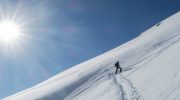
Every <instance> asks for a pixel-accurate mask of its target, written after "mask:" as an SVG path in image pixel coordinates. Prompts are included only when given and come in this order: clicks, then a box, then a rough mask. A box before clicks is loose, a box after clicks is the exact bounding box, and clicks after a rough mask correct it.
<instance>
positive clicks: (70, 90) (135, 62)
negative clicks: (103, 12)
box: [4, 12, 180, 100]
mask: <svg viewBox="0 0 180 100" xmlns="http://www.w3.org/2000/svg"><path fill="white" fill-rule="evenodd" d="M116 61H120V64H121V67H122V68H123V72H122V73H119V74H114V71H115V68H114V63H115V62H116ZM179 94H180V12H178V13H176V14H175V15H173V16H171V17H169V18H167V19H166V20H164V21H162V22H161V23H160V25H159V26H158V25H155V26H153V27H152V28H150V29H149V30H147V31H145V32H144V33H142V34H141V35H140V36H138V37H137V38H135V39H133V40H131V41H129V42H127V43H125V44H123V45H121V46H119V47H117V48H115V49H113V50H111V51H109V52H106V53H104V54H102V55H100V56H97V57H95V58H93V59H90V60H88V61H86V62H83V63H81V64H79V65H76V66H74V67H72V68H70V69H68V70H66V71H64V72H62V73H60V74H58V75H56V76H54V77H52V78H50V79H48V80H47V81H45V82H42V83H40V84H38V85H36V86H34V87H32V88H29V89H26V90H24V91H22V92H19V93H17V94H14V95H12V96H9V97H7V98H4V100H180V95H179Z"/></svg>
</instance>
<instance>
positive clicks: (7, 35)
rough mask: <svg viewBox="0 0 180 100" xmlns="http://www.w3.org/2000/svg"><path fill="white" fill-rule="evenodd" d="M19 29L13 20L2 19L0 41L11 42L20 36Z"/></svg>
mask: <svg viewBox="0 0 180 100" xmlns="http://www.w3.org/2000/svg"><path fill="white" fill-rule="evenodd" d="M20 35H21V29H20V27H19V26H18V24H16V23H15V22H13V21H2V22H0V42H4V43H12V42H13V41H15V40H17V39H18V38H20Z"/></svg>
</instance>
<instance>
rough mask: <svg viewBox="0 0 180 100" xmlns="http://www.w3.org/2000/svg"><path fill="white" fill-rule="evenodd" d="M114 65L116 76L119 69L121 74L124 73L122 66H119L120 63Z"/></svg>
mask: <svg viewBox="0 0 180 100" xmlns="http://www.w3.org/2000/svg"><path fill="white" fill-rule="evenodd" d="M114 65H115V67H116V72H115V74H117V72H118V69H119V71H120V72H121V71H122V68H121V67H120V65H119V61H117V62H116V63H115V64H114Z"/></svg>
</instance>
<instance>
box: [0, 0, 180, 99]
mask: <svg viewBox="0 0 180 100" xmlns="http://www.w3.org/2000/svg"><path fill="white" fill-rule="evenodd" d="M179 10H180V1H179V0H173V1H170V0H0V15H1V17H0V20H4V19H3V18H5V19H13V21H14V22H17V23H20V24H22V27H21V28H22V30H23V32H24V34H25V35H26V36H25V37H24V38H22V39H21V41H17V42H16V43H12V44H9V45H8V46H7V45H4V44H2V43H0V48H1V49H0V98H3V97H6V96H8V95H11V94H13V93H16V92H18V91H21V90H23V89H26V88H29V87H31V86H33V85H35V84H38V83H39V82H42V81H44V80H46V79H48V78H50V77H52V76H54V75H56V74H58V73H60V72H62V71H64V70H66V69H68V68H70V67H72V66H74V65H76V64H79V63H81V62H83V61H86V60H88V59H90V58H93V57H95V56H97V55H100V54H102V53H104V52H106V51H108V50H111V49H113V48H115V47H117V46H119V45H121V44H123V43H125V42H127V41H129V40H131V39H133V38H135V37H137V36H138V35H139V34H140V33H141V32H143V31H145V30H147V29H148V28H150V27H151V26H153V25H155V24H157V23H158V22H160V21H162V20H163V19H165V18H167V17H169V16H171V15H172V14H174V13H176V12H178V11H179ZM2 15H3V16H4V17H2Z"/></svg>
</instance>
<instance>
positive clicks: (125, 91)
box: [109, 73, 143, 100]
mask: <svg viewBox="0 0 180 100" xmlns="http://www.w3.org/2000/svg"><path fill="white" fill-rule="evenodd" d="M109 76H110V77H111V78H113V80H114V83H115V85H116V86H117V95H118V100H143V99H142V97H141V96H140V95H139V93H138V91H137V90H136V89H135V87H134V86H133V83H132V82H131V81H130V80H128V79H127V78H125V77H124V76H123V75H121V74H117V75H116V74H112V73H109Z"/></svg>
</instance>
